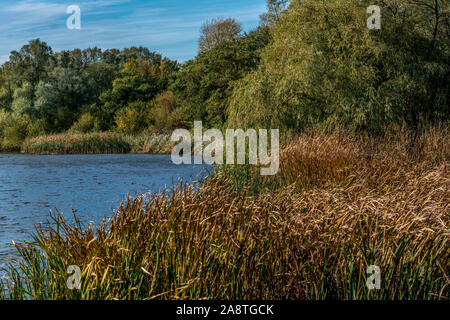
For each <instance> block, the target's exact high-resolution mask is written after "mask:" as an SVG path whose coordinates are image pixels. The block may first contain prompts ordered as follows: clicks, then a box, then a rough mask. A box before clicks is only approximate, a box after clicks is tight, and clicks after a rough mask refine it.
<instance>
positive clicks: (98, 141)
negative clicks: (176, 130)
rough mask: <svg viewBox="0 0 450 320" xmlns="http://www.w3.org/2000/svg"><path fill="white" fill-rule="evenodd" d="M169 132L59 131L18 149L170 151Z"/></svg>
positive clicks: (40, 151)
mask: <svg viewBox="0 0 450 320" xmlns="http://www.w3.org/2000/svg"><path fill="white" fill-rule="evenodd" d="M172 147H173V144H172V142H171V141H170V135H165V134H141V135H126V134H120V133H114V132H96V133H86V134H69V133H62V134H56V135H48V136H40V137H37V138H32V139H27V140H25V141H24V143H23V145H22V147H21V150H20V152H22V153H28V154H47V155H49V154H53V155H54V154H108V153H151V154H170V152H171V150H172Z"/></svg>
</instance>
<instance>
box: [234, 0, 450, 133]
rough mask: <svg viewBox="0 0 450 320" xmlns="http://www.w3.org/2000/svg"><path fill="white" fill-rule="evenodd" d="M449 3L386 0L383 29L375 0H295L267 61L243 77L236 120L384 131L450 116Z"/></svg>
mask: <svg viewBox="0 0 450 320" xmlns="http://www.w3.org/2000/svg"><path fill="white" fill-rule="evenodd" d="M424 3H425V4H428V5H424ZM436 3H437V4H438V5H436ZM444 3H445V1H437V0H436V1H434V0H433V1H430V0H424V1H413V0H396V1H379V2H378V5H379V6H380V8H381V22H382V24H381V29H380V30H370V29H369V28H368V27H367V20H368V18H369V14H368V13H367V8H368V7H369V6H370V5H372V4H374V1H354V0H327V1H313V0H302V1H300V0H297V1H292V2H291V4H290V6H289V8H288V10H287V11H286V13H285V14H283V15H282V16H281V18H280V20H279V21H278V23H277V25H276V26H275V27H274V28H273V39H274V40H273V42H272V43H271V44H270V45H269V46H268V47H267V48H266V49H265V51H264V53H263V61H262V63H261V64H260V66H259V68H258V70H257V71H255V72H253V73H251V74H249V75H248V76H246V77H245V78H244V79H242V80H241V81H239V82H238V83H237V84H236V85H235V87H234V91H233V95H232V98H231V105H230V108H229V125H230V126H234V127H236V126H237V127H280V128H294V129H297V130H301V129H303V128H305V127H308V126H313V125H315V124H318V123H322V124H326V125H328V126H330V127H334V126H345V127H349V128H352V129H356V130H361V129H368V130H370V131H380V130H382V129H383V127H384V126H385V125H386V124H389V123H392V122H395V121H405V122H407V123H409V124H411V125H418V123H419V122H420V121H421V119H438V118H446V119H448V115H449V113H448V109H447V105H448V93H449V90H448V89H449V84H448V78H449V75H450V68H449V37H448V25H446V22H447V21H448V11H447V12H446V11H445V10H444V9H445V8H446V7H445V6H444ZM436 15H438V16H439V19H435V16H436ZM446 15H447V18H446ZM436 21H438V22H436Z"/></svg>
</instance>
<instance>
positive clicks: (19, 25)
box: [0, 0, 266, 64]
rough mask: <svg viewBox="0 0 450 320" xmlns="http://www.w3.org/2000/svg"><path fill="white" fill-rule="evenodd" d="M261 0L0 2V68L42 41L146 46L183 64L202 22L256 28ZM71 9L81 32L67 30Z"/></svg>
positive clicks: (57, 45)
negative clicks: (32, 42)
mask: <svg viewBox="0 0 450 320" xmlns="http://www.w3.org/2000/svg"><path fill="white" fill-rule="evenodd" d="M265 3H266V1H265V0H97V1H95V0H78V1H77V0H68V1H67V0H18V1H9V0H8V1H6V0H0V64H1V63H3V62H5V61H6V60H8V57H9V53H10V52H11V51H12V50H19V49H20V48H21V47H22V45H24V44H26V43H27V42H28V41H29V40H31V39H35V38H40V39H41V40H42V41H45V42H47V44H49V45H50V46H51V47H52V48H53V50H54V51H60V50H64V49H74V48H81V49H84V48H88V47H94V46H97V47H100V48H103V49H106V48H125V47H130V46H140V45H142V46H146V47H148V48H149V49H150V50H152V51H157V52H160V53H162V54H163V55H164V56H167V57H169V58H171V59H177V60H179V61H186V60H188V59H191V58H193V57H194V56H195V55H196V52H197V42H198V37H199V30H200V27H201V25H202V24H203V22H204V21H206V20H208V19H211V18H215V17H224V18H228V17H233V18H236V19H237V20H238V21H239V22H240V23H241V24H242V26H243V29H244V30H245V31H248V30H251V29H252V28H254V27H256V26H257V25H258V22H259V15H260V14H261V13H263V12H264V11H265ZM69 5H78V6H79V7H80V8H81V30H69V29H67V27H66V21H67V18H68V17H69V16H70V15H69V14H67V13H66V9H67V7H68V6H69Z"/></svg>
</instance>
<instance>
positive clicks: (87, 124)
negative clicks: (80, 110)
mask: <svg viewBox="0 0 450 320" xmlns="http://www.w3.org/2000/svg"><path fill="white" fill-rule="evenodd" d="M99 129H100V128H99V122H98V120H97V119H96V118H94V117H93V116H92V115H91V114H90V113H85V114H83V115H81V117H80V119H78V121H77V122H75V123H74V124H73V125H72V127H71V128H70V130H69V132H71V133H89V132H94V131H99Z"/></svg>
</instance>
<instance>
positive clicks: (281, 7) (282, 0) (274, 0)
mask: <svg viewBox="0 0 450 320" xmlns="http://www.w3.org/2000/svg"><path fill="white" fill-rule="evenodd" d="M288 4H289V0H267V12H266V13H263V14H262V15H261V16H260V20H261V25H263V26H273V25H275V24H276V22H277V21H278V19H280V18H281V13H282V12H283V11H285V10H286V8H287V6H288Z"/></svg>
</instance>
